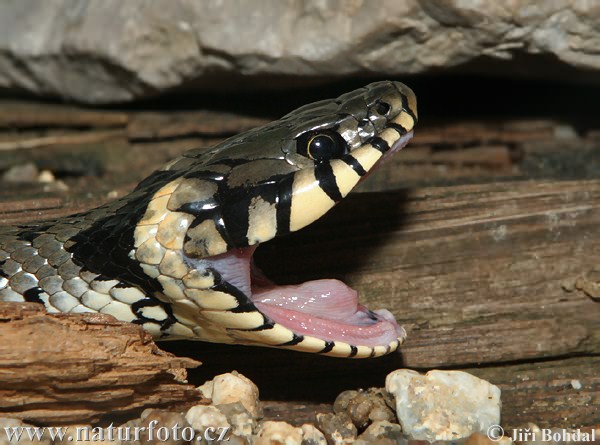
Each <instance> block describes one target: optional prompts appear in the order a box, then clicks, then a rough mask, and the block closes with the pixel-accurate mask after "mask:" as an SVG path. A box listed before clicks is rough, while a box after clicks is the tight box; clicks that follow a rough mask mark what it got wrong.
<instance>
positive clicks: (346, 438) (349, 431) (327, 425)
mask: <svg viewBox="0 0 600 445" xmlns="http://www.w3.org/2000/svg"><path fill="white" fill-rule="evenodd" d="M317 427H318V428H319V430H321V431H322V432H323V434H324V435H325V437H326V439H327V443H328V444H335V445H345V444H353V443H354V441H355V440H356V435H357V434H358V431H357V430H356V427H355V426H354V424H353V423H352V420H351V419H350V416H348V414H346V413H338V414H331V413H319V414H317Z"/></svg>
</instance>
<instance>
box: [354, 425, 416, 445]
mask: <svg viewBox="0 0 600 445" xmlns="http://www.w3.org/2000/svg"><path fill="white" fill-rule="evenodd" d="M359 439H362V440H364V441H366V442H374V441H376V440H379V439H389V440H391V441H393V443H395V444H407V443H408V439H407V438H406V436H405V435H404V434H403V433H402V427H401V426H400V425H398V424H397V423H391V422H388V421H387V420H378V421H376V422H373V423H372V424H371V425H369V427H368V428H367V429H366V430H365V432H364V433H362V434H361V435H360V436H359Z"/></svg>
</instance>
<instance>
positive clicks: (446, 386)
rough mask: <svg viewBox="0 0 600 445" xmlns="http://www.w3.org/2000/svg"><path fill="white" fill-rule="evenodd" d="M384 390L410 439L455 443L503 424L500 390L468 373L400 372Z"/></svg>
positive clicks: (394, 374)
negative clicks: (388, 393) (391, 397)
mask: <svg viewBox="0 0 600 445" xmlns="http://www.w3.org/2000/svg"><path fill="white" fill-rule="evenodd" d="M385 388H386V390H387V391H388V392H390V393H391V394H393V395H394V398H395V400H396V415H397V416H398V421H399V422H400V425H402V429H403V431H404V433H405V434H406V435H407V436H408V437H409V438H411V439H418V440H428V441H430V442H433V441H436V440H456V439H460V438H463V437H467V436H469V435H471V434H472V433H482V434H486V432H487V431H488V429H489V428H490V427H491V426H492V425H498V424H499V423H500V407H501V403H500V389H499V388H498V387H497V386H495V385H492V384H491V383H489V382H487V381H485V380H482V379H480V378H477V377H475V376H473V375H471V374H468V373H466V372H462V371H438V370H434V371H429V372H428V373H427V374H425V375H422V374H419V373H418V372H416V371H412V370H410V369H399V370H396V371H394V372H392V373H391V374H389V375H388V376H387V377H386V381H385Z"/></svg>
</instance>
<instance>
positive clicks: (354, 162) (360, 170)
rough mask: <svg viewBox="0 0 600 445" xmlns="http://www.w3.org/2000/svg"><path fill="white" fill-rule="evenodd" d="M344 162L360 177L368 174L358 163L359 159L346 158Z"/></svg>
mask: <svg viewBox="0 0 600 445" xmlns="http://www.w3.org/2000/svg"><path fill="white" fill-rule="evenodd" d="M342 161H344V162H345V163H346V164H348V165H349V166H350V167H352V170H354V171H355V172H356V174H357V175H358V176H364V175H366V174H367V171H366V170H365V169H364V167H363V166H362V164H361V163H360V162H358V159H356V158H355V157H354V156H352V155H348V156H345V157H344V158H343V159H342Z"/></svg>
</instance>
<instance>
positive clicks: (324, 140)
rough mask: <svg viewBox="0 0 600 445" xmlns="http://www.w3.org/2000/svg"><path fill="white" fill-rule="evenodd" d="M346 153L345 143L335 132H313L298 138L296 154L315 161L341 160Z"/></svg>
mask: <svg viewBox="0 0 600 445" xmlns="http://www.w3.org/2000/svg"><path fill="white" fill-rule="evenodd" d="M347 152H348V148H347V145H346V141H345V140H344V138H343V137H341V136H340V135H339V134H337V133H336V132H335V131H322V132H321V131H315V132H309V133H305V134H303V135H301V136H299V137H298V153H300V154H301V155H304V156H306V157H308V158H310V159H313V160H315V161H327V160H329V159H335V158H341V157H342V156H344V155H345V154H346V153H347Z"/></svg>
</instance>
